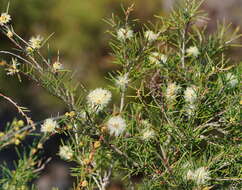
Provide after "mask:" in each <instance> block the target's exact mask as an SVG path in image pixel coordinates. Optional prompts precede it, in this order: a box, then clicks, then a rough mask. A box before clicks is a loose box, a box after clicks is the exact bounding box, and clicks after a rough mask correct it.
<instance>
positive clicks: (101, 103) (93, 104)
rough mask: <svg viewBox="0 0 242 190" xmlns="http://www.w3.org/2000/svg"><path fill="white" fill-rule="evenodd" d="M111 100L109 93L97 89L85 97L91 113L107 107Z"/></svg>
mask: <svg viewBox="0 0 242 190" xmlns="http://www.w3.org/2000/svg"><path fill="white" fill-rule="evenodd" d="M111 98H112V94H111V92H110V91H108V90H105V89H102V88H97V89H95V90H93V91H91V92H90V93H89V94H88V95H87V103H88V105H89V107H90V108H91V109H92V110H93V111H96V112H98V111H101V110H102V109H103V108H104V107H106V106H107V105H108V103H109V102H110V100H111Z"/></svg>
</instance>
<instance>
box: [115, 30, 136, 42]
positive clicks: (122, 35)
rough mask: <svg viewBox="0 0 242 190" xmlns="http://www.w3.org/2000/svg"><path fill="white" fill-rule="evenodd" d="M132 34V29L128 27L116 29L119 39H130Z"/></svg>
mask: <svg viewBox="0 0 242 190" xmlns="http://www.w3.org/2000/svg"><path fill="white" fill-rule="evenodd" d="M133 36H134V32H133V30H130V29H128V28H120V29H119V30H118V31H117V37H118V39H119V40H122V41H125V40H127V39H131V38H132V37H133Z"/></svg>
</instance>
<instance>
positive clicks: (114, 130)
mask: <svg viewBox="0 0 242 190" xmlns="http://www.w3.org/2000/svg"><path fill="white" fill-rule="evenodd" d="M107 127H108V130H109V133H110V135H114V136H119V135H121V134H122V133H123V132H124V130H125V129H126V121H125V120H124V119H123V118H122V117H121V116H114V117H111V118H110V119H109V120H108V122H107Z"/></svg>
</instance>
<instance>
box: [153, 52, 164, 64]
mask: <svg viewBox="0 0 242 190" xmlns="http://www.w3.org/2000/svg"><path fill="white" fill-rule="evenodd" d="M149 60H150V63H152V64H157V65H159V64H160V62H163V63H166V61H167V56H166V55H164V54H162V53H159V52H153V53H151V55H150V56H149Z"/></svg>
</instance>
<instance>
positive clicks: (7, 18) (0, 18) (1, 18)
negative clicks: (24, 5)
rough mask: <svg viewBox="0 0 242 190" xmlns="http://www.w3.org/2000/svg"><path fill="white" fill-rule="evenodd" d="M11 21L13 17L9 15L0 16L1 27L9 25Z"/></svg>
mask: <svg viewBox="0 0 242 190" xmlns="http://www.w3.org/2000/svg"><path fill="white" fill-rule="evenodd" d="M10 21H11V16H10V15H9V14H8V13H2V14H1V16H0V26H3V25H4V24H7V23H9V22H10Z"/></svg>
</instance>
